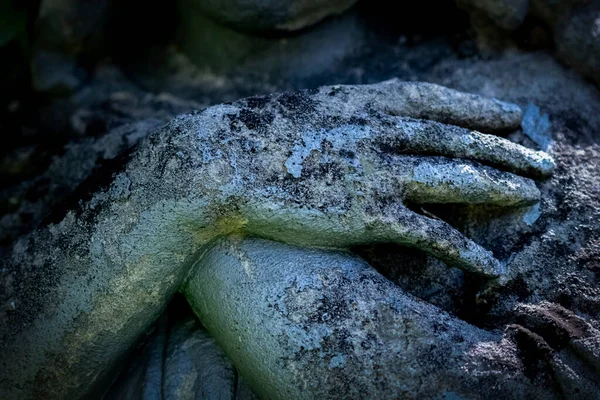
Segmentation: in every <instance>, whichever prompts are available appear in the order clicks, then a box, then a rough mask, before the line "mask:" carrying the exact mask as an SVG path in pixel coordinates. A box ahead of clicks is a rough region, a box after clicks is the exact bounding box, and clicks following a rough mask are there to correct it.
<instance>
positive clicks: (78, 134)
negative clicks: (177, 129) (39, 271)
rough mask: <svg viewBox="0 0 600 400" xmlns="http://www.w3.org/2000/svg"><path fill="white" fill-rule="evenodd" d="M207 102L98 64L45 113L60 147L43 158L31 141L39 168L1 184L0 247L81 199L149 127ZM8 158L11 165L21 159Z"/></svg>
mask: <svg viewBox="0 0 600 400" xmlns="http://www.w3.org/2000/svg"><path fill="white" fill-rule="evenodd" d="M201 107H202V105H201V104H198V103H196V102H193V101H184V100H180V99H178V98H175V97H174V96H172V95H169V94H167V93H160V94H152V93H147V92H144V91H142V90H140V89H139V88H136V87H135V86H134V85H133V84H131V82H129V81H127V80H126V79H125V78H124V77H123V74H122V73H121V72H120V71H119V70H117V69H115V68H110V67H105V68H100V69H98V70H97V71H96V76H95V78H94V80H93V81H92V82H89V83H88V85H87V86H86V87H84V88H82V89H80V90H78V91H77V92H76V93H74V94H73V95H72V96H71V97H70V98H68V100H64V101H55V102H54V103H52V104H50V105H48V106H47V107H46V108H45V109H43V110H42V111H41V114H42V115H41V118H40V119H41V120H42V123H43V124H44V125H45V126H51V127H52V130H53V131H52V132H46V135H48V136H51V137H53V139H54V140H53V146H52V147H56V148H58V149H57V150H55V153H54V154H51V155H50V157H47V158H50V159H49V160H48V161H47V162H45V163H43V162H39V160H37V158H38V157H40V155H39V152H38V151H36V150H37V148H36V146H30V147H26V150H27V152H26V153H25V156H26V157H27V158H26V159H25V160H23V161H22V163H23V164H25V165H31V164H35V163H36V162H37V163H38V164H40V165H38V166H37V167H34V168H39V170H38V171H33V173H31V172H29V175H33V176H27V175H25V174H24V173H23V172H22V171H15V172H14V174H15V177H14V178H13V179H14V180H15V181H17V183H16V184H14V185H7V186H6V187H3V188H2V189H1V190H0V198H2V199H3V201H4V202H5V204H6V205H5V207H4V208H3V210H2V212H1V214H0V245H1V246H2V247H3V248H2V250H0V252H3V253H6V251H5V250H6V247H7V246H9V245H10V243H12V241H14V240H15V239H17V238H18V237H19V236H20V235H23V234H25V233H27V232H29V231H31V230H32V229H33V228H35V227H36V226H38V225H39V224H40V223H41V222H42V221H43V219H44V218H46V217H47V216H48V215H49V214H50V213H51V212H52V210H53V209H57V208H64V207H65V206H66V204H68V203H69V202H71V203H76V202H77V201H78V200H79V199H73V198H72V197H73V196H77V195H78V194H75V195H73V191H75V189H76V188H77V187H78V186H79V185H80V184H81V183H82V182H84V181H85V180H86V179H88V178H89V177H90V176H91V175H92V173H93V172H94V171H97V170H101V169H103V170H109V169H110V168H111V164H114V163H115V162H116V161H114V160H115V158H118V156H119V155H121V154H122V153H124V152H125V151H126V150H127V149H129V148H130V147H132V146H134V145H135V144H137V142H138V141H139V140H140V139H141V138H143V137H145V136H146V135H147V134H148V133H150V132H151V131H154V130H156V129H157V128H158V127H160V126H161V125H163V124H164V123H166V122H167V121H168V120H169V119H171V118H172V117H174V116H175V115H177V114H181V113H183V112H188V111H191V110H194V109H198V108H201ZM59 135H60V136H59ZM65 136H66V137H67V138H70V139H71V140H69V141H66V140H65ZM61 144H63V146H61ZM37 147H39V146H37ZM6 164H7V167H6V168H9V166H11V165H12V166H14V164H15V161H14V160H6ZM25 172H27V171H25ZM105 178H107V177H105ZM94 179H99V180H101V179H102V177H99V176H98V177H97V178H94ZM81 191H82V189H80V191H79V192H78V193H81Z"/></svg>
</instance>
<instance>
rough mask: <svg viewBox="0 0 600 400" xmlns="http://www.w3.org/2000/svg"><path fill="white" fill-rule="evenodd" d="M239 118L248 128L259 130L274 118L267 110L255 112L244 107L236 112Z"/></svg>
mask: <svg viewBox="0 0 600 400" xmlns="http://www.w3.org/2000/svg"><path fill="white" fill-rule="evenodd" d="M238 118H239V120H240V121H241V122H242V123H243V124H244V125H246V128H248V129H250V130H259V129H262V128H265V127H267V126H268V125H269V124H270V123H271V122H273V120H274V119H275V115H274V114H273V113H271V112H268V111H263V112H260V113H259V112H256V111H254V110H251V109H248V108H244V109H242V110H240V112H239V114H238Z"/></svg>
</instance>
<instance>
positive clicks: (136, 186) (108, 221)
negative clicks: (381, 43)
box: [0, 81, 553, 398]
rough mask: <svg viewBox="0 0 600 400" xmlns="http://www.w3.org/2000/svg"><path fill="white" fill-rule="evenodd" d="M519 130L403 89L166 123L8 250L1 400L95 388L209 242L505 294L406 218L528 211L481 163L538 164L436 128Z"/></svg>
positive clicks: (525, 186)
mask: <svg viewBox="0 0 600 400" xmlns="http://www.w3.org/2000/svg"><path fill="white" fill-rule="evenodd" d="M424 116H427V117H428V118H430V119H429V120H422V119H416V118H418V117H424ZM520 120H521V110H520V109H519V108H518V107H516V106H514V105H511V104H509V103H504V102H501V101H498V100H496V99H487V98H482V97H479V96H473V95H469V94H465V93H460V92H456V91H453V90H449V89H446V88H444V87H440V86H437V85H430V84H419V83H402V82H399V81H388V82H384V83H382V84H379V85H370V86H333V87H323V88H320V89H318V90H313V91H300V92H291V93H282V94H277V95H272V96H267V97H254V98H248V99H245V100H241V101H239V102H236V103H233V104H224V105H220V106H214V107H210V108H208V109H206V110H204V111H202V112H198V113H192V114H188V115H182V116H180V117H178V118H176V119H174V120H173V121H171V123H170V124H168V125H166V126H165V127H163V128H162V129H160V130H158V131H157V132H155V133H153V134H152V135H150V136H149V137H147V138H146V139H145V140H144V141H143V142H142V143H141V144H140V145H139V146H138V148H137V149H136V150H135V151H134V152H132V153H131V154H130V155H129V156H128V157H127V159H126V160H124V165H123V167H122V168H121V169H120V170H117V172H115V174H114V175H113V176H112V179H111V182H110V183H109V184H107V186H104V187H101V188H99V189H96V190H95V191H90V192H89V195H81V196H80V197H79V199H80V203H79V206H78V207H76V208H74V209H70V210H69V211H67V213H66V215H65V214H62V215H61V214H56V215H55V216H54V220H53V221H51V223H50V224H49V225H48V226H47V227H46V228H44V229H42V230H39V231H38V232H36V233H34V234H32V235H30V236H28V237H23V238H22V239H20V240H18V241H17V242H16V244H15V247H14V251H13V254H12V256H11V259H10V261H9V262H8V263H7V265H6V267H4V268H3V270H2V272H3V279H2V282H3V291H2V301H1V304H2V305H3V308H4V310H5V311H4V313H3V315H2V324H1V325H0V329H1V331H0V332H1V336H2V344H3V345H4V346H3V349H2V352H3V354H5V355H6V356H5V357H4V358H3V360H2V362H3V366H4V368H2V371H3V373H4V374H5V375H3V376H2V383H3V384H2V389H3V390H4V391H5V393H3V394H4V397H6V398H13V397H19V398H27V397H30V396H32V395H35V396H41V397H69V396H75V395H81V394H83V393H88V392H89V391H91V390H93V389H94V388H99V387H104V385H106V380H107V379H110V378H111V376H112V375H114V371H112V368H114V366H115V365H116V362H117V361H118V359H119V357H120V356H122V355H124V354H125V353H126V351H127V350H128V349H130V348H131V346H132V345H133V344H134V343H135V341H136V340H137V338H138V337H139V336H140V334H141V333H143V331H144V330H145V329H147V328H148V327H149V325H150V324H151V323H152V322H153V321H154V320H155V319H156V318H157V317H158V316H159V315H160V313H161V312H162V311H163V310H164V308H165V306H166V303H167V302H168V301H169V299H170V298H171V297H172V295H173V293H174V292H175V291H176V290H177V288H178V287H179V286H180V284H181V282H182V280H183V278H184V277H185V275H186V273H187V271H188V269H189V266H190V263H191V262H192V261H193V260H192V256H193V255H194V254H196V253H197V252H199V251H202V249H203V247H204V246H205V245H206V244H207V243H208V242H210V241H211V240H212V239H213V238H215V237H217V236H220V235H226V234H231V233H236V232H237V233H239V232H245V233H249V234H256V235H260V236H263V237H268V238H276V239H278V240H282V241H287V242H291V243H299V244H302V245H308V246H319V247H338V248H340V247H341V248H346V247H348V246H351V245H355V244H364V243H373V242H395V243H402V244H405V245H408V246H412V247H416V248H420V249H423V250H425V251H426V252H428V253H430V254H433V255H435V256H436V257H438V258H440V259H442V260H444V261H446V262H448V263H450V264H452V265H456V266H459V267H461V268H462V269H464V270H466V271H470V272H471V273H474V274H475V275H482V276H485V277H488V278H492V279H494V278H500V281H503V280H506V279H509V278H510V277H511V275H512V272H511V271H510V270H506V269H505V268H504V266H503V264H502V263H500V262H499V261H498V260H497V259H496V258H494V257H493V255H492V254H491V253H490V252H489V251H487V250H485V249H484V248H482V247H480V246H478V245H477V244H475V243H474V242H472V241H470V240H469V239H467V238H466V237H464V236H463V235H461V234H460V233H459V232H458V231H456V230H454V229H453V228H452V227H451V226H450V225H448V224H446V223H444V222H442V221H440V220H437V219H433V218H428V217H426V216H423V215H420V214H417V213H415V212H413V211H411V210H410V209H408V208H406V207H405V206H404V205H403V203H402V201H403V200H411V201H413V202H415V203H419V202H422V201H423V200H424V199H425V198H426V199H427V201H434V202H440V203H444V202H459V203H483V204H512V205H515V204H521V203H530V202H535V201H537V200H538V199H539V191H538V189H537V188H536V186H535V183H534V181H533V180H531V179H529V178H525V177H522V176H519V175H515V174H513V173H511V172H505V171H501V170H496V169H494V168H491V167H488V166H485V165H483V164H480V163H479V162H481V163H487V164H491V165H495V166H498V167H501V168H504V169H507V170H511V171H514V172H518V173H523V174H526V175H535V176H540V175H546V174H548V173H549V172H550V171H551V169H552V167H553V162H552V160H551V159H550V158H549V157H548V156H547V155H546V154H545V153H542V152H536V151H532V150H530V149H527V148H525V147H522V146H518V145H515V144H514V143H512V142H510V141H508V140H505V139H502V138H499V137H496V136H492V135H488V134H481V133H478V132H473V131H471V130H468V129H465V128H459V127H457V126H454V125H445V124H443V123H441V122H445V123H454V124H457V125H463V126H470V127H471V128H474V127H477V128H486V127H488V128H489V130H491V131H496V130H500V131H502V130H507V129H514V128H515V126H517V125H518V124H519V122H520ZM437 121H441V122H437ZM284 132H285V134H283V133H284ZM420 154H424V155H420ZM443 156H446V157H450V158H446V157H443ZM456 157H458V158H456ZM461 158H462V159H461ZM109 176H110V175H107V176H106V177H109ZM436 188H437V190H436ZM88 196H89V197H88ZM82 282H85V284H84V285H82ZM8 366H11V368H8ZM97 390H98V389H97Z"/></svg>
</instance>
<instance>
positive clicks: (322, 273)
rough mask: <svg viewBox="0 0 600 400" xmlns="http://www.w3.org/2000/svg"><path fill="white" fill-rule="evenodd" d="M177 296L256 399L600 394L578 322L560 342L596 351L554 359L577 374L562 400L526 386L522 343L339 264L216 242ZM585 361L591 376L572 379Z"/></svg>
mask: <svg viewBox="0 0 600 400" xmlns="http://www.w3.org/2000/svg"><path fill="white" fill-rule="evenodd" d="M397 267H398V268H401V267H402V266H401V265H397ZM183 292H184V294H185V295H186V297H187V299H188V300H189V301H190V303H191V305H192V307H193V309H194V310H195V311H196V313H197V314H198V317H199V318H200V320H201V321H203V323H204V324H205V325H206V327H207V329H208V330H209V331H210V332H211V333H212V334H213V336H214V337H216V338H218V342H219V344H221V346H222V347H223V348H224V349H225V352H226V353H227V354H228V355H229V356H230V357H231V359H232V360H233V362H234V364H235V365H236V366H237V367H238V368H239V369H240V372H241V373H242V374H243V375H244V376H245V377H246V378H247V379H248V380H249V382H250V383H251V384H252V386H253V387H254V388H255V390H257V391H258V393H259V394H260V395H261V396H262V397H263V398H269V399H333V398H344V399H359V398H364V396H365V394H366V393H368V396H369V397H372V398H382V399H391V398H419V399H434V398H435V399H439V398H447V397H450V398H465V399H488V398H502V399H522V398H531V399H555V398H556V399H558V398H562V393H564V394H565V395H566V396H568V398H580V399H585V398H591V397H589V396H590V395H592V396H594V395H595V394H597V393H598V392H597V390H598V386H597V385H595V384H594V380H595V378H594V374H593V368H594V365H595V364H594V363H596V364H597V359H596V358H594V357H595V355H594V349H597V343H598V342H599V341H600V332H599V331H596V330H594V329H593V328H591V327H590V326H589V325H587V324H586V323H585V322H584V321H582V320H580V319H577V317H575V316H573V315H572V316H571V320H573V319H574V320H573V322H574V323H572V324H571V325H570V326H571V327H577V326H579V327H582V328H583V329H580V330H579V331H580V332H581V333H580V334H579V335H576V334H572V333H567V334H566V335H564V339H566V340H567V341H568V340H570V339H572V340H580V341H581V340H583V341H586V340H587V341H590V342H591V343H593V344H591V345H590V344H587V343H586V345H584V347H582V348H581V349H582V350H583V356H582V357H577V354H574V357H573V358H571V359H568V358H567V357H563V359H562V361H563V363H562V365H561V366H562V371H564V372H567V371H572V374H573V373H574V374H577V375H576V377H573V376H568V374H564V375H565V378H566V379H565V381H566V382H565V384H564V385H562V386H563V391H562V392H561V390H560V389H558V390H557V388H556V387H554V386H553V385H552V384H548V383H549V382H551V381H549V380H548V377H547V376H542V375H538V376H536V377H533V378H530V376H528V371H527V368H528V367H529V366H528V365H526V364H525V363H524V361H523V359H522V355H521V354H520V351H523V350H527V351H530V352H531V353H533V352H534V350H533V349H531V343H527V344H526V345H525V344H523V345H524V348H523V349H522V350H520V349H519V348H518V347H517V346H516V345H515V344H514V343H513V342H511V341H509V340H508V339H506V338H502V337H501V336H500V335H498V334H492V333H490V332H486V331H484V330H481V329H478V328H476V327H474V326H472V325H469V324H467V323H465V322H464V321H461V320H459V319H457V318H454V317H452V316H450V315H448V314H446V313H444V312H443V311H441V310H439V309H437V308H436V307H434V306H432V305H430V304H426V303H424V302H422V301H420V300H418V299H416V298H414V297H412V296H409V295H406V294H405V293H403V292H402V290H400V289H399V288H398V287H397V286H395V285H394V284H392V283H391V282H390V281H389V280H387V279H385V278H384V277H383V276H381V275H380V274H378V273H377V272H376V271H375V270H373V269H372V268H371V267H370V266H369V265H368V264H366V263H365V262H364V261H362V260H360V259H358V258H356V257H353V256H350V255H347V254H343V253H332V252H327V251H316V250H308V249H302V248H294V247H291V246H287V245H282V244H276V243H273V242H268V241H264V240H260V239H247V240H244V239H239V238H238V239H235V238H233V239H230V240H222V241H219V242H217V243H216V244H215V245H214V247H213V248H211V249H210V250H209V251H208V252H207V253H205V254H204V255H203V257H202V258H201V259H200V261H199V262H198V264H197V265H195V267H194V269H193V270H192V273H191V274H190V276H189V278H188V280H187V283H186V284H185V286H184V289H183ZM542 307H543V306H542ZM550 309H551V310H553V311H554V312H557V311H558V312H559V313H560V308H559V307H558V308H557V307H554V309H552V308H550ZM525 315H529V316H531V318H533V319H535V318H536V317H537V316H540V315H541V316H542V317H543V315H544V314H543V313H536V312H531V311H530V312H529V314H527V313H525ZM556 320H559V319H558V318H556ZM559 324H560V322H559ZM524 325H525V326H529V325H537V327H539V326H540V325H541V324H540V323H538V324H535V323H533V322H531V321H530V322H529V323H528V324H527V323H524ZM515 329H521V331H524V330H525V328H522V327H520V326H518V328H517V327H515ZM586 329H587V331H586ZM536 330H537V331H539V329H536ZM550 332H553V331H552V330H550ZM531 336H534V335H531ZM531 336H530V337H531ZM564 339H563V340H564ZM542 340H543V339H540V341H542ZM517 343H519V344H521V343H520V342H519V341H517ZM527 346H529V347H527ZM594 346H596V347H594ZM572 347H574V348H577V346H576V345H575V346H572ZM551 352H552V351H551V350H550V353H551ZM538 356H539V355H538ZM586 356H587V357H588V358H590V359H591V365H589V366H588V367H587V370H586V369H585V368H586V367H585V366H584V367H583V369H580V368H581V366H580V365H579V364H578V363H582V362H583V363H585V359H586ZM528 361H529V360H528ZM538 361H539V362H540V363H541V362H545V361H548V362H553V359H552V356H551V355H545V356H544V357H539V359H538ZM557 361H558V360H557ZM554 370H561V369H560V368H555V369H554ZM582 371H585V372H588V374H589V375H588V376H585V375H581V373H582ZM590 373H591V374H590ZM561 383H563V382H561ZM569 385H570V386H569ZM595 390H596V392H595Z"/></svg>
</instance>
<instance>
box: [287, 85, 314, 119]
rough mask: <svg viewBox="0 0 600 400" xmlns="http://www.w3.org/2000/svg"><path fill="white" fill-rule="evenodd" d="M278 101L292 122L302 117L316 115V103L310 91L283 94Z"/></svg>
mask: <svg viewBox="0 0 600 400" xmlns="http://www.w3.org/2000/svg"><path fill="white" fill-rule="evenodd" d="M277 101H278V102H279V104H280V105H281V106H282V107H283V109H284V110H283V111H285V112H286V113H287V114H288V116H289V117H290V118H291V119H292V120H294V119H295V118H297V117H299V116H302V115H306V114H310V113H314V112H315V108H316V101H315V100H314V99H313V98H312V97H311V95H310V91H308V90H302V91H298V92H286V93H282V94H281V95H279V97H278V98H277Z"/></svg>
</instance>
